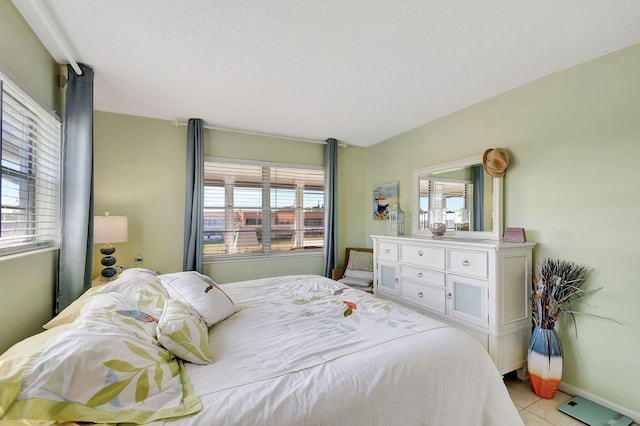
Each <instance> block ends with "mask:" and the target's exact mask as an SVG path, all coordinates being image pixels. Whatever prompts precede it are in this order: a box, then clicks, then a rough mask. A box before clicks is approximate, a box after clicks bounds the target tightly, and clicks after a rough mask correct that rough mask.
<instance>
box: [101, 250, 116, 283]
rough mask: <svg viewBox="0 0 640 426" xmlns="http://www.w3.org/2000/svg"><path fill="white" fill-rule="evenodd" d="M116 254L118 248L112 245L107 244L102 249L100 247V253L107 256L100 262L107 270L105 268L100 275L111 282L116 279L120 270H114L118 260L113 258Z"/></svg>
mask: <svg viewBox="0 0 640 426" xmlns="http://www.w3.org/2000/svg"><path fill="white" fill-rule="evenodd" d="M115 252H116V248H115V247H114V246H112V245H111V244H105V245H103V246H102V247H100V253H102V254H104V255H105V256H104V257H103V258H102V259H101V260H100V263H101V264H102V265H103V266H106V268H103V269H102V271H100V275H101V276H102V278H103V279H106V280H111V279H112V278H113V277H115V276H116V275H117V274H118V270H117V269H116V268H113V265H115V264H116V258H115V257H113V256H111V255H112V254H113V253H115Z"/></svg>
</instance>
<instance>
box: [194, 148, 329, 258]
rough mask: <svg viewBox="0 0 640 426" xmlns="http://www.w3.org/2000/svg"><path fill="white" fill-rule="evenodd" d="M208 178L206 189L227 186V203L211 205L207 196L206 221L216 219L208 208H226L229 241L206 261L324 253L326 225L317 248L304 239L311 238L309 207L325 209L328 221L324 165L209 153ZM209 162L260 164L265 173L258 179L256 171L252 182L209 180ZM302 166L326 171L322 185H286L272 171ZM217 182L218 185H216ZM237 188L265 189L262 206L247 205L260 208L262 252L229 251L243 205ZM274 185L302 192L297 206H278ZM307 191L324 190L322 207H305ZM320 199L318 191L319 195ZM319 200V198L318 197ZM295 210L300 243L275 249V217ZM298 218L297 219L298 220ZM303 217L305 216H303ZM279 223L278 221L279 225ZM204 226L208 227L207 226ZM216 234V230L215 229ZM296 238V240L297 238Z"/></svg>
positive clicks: (257, 218)
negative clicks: (237, 199) (235, 193)
mask: <svg viewBox="0 0 640 426" xmlns="http://www.w3.org/2000/svg"><path fill="white" fill-rule="evenodd" d="M204 161H205V178H204V182H203V184H204V188H205V191H206V187H207V186H209V187H211V186H217V187H220V188H224V193H223V195H222V198H221V199H223V200H224V206H221V205H215V206H213V205H212V204H207V201H206V198H207V197H206V196H205V197H204V199H205V201H204V203H203V204H204V205H203V216H204V221H205V222H207V221H208V220H215V219H212V218H210V217H209V218H208V216H207V211H209V212H210V211H211V210H214V209H217V210H218V211H219V210H221V209H222V210H223V211H224V218H225V221H224V222H225V230H224V231H222V233H223V237H222V241H223V243H224V244H225V250H226V251H225V252H221V253H210V254H206V253H205V254H204V261H205V262H224V261H237V260H251V259H256V258H269V257H286V256H305V255H306V256H309V255H313V256H318V255H322V254H323V253H324V225H323V226H322V229H323V231H322V238H321V240H322V242H321V244H320V245H319V246H317V247H305V245H304V241H305V239H307V238H308V237H306V236H305V234H306V226H305V224H306V221H305V218H304V213H305V212H306V211H307V210H309V211H311V210H314V211H321V212H322V218H323V219H322V220H323V222H324V200H325V198H326V193H325V189H324V184H325V183H324V180H325V179H324V167H323V166H316V165H308V164H294V163H277V162H271V161H260V160H245V159H235V158H224V157H212V156H205V160H204ZM207 163H228V164H230V165H237V166H239V167H241V166H249V167H251V166H254V167H259V168H260V169H261V173H260V178H259V179H260V182H257V174H256V178H255V179H256V180H255V181H248V180H242V181H239V182H236V176H235V175H234V176H233V177H232V178H229V179H227V180H226V181H224V180H222V179H220V178H218V179H216V180H213V179H209V178H208V177H207V171H206V170H207ZM283 168H284V169H300V170H308V171H313V172H316V173H317V172H321V173H322V179H321V180H322V183H321V184H318V183H316V184H311V183H309V184H306V183H303V185H302V188H301V189H300V188H297V187H296V186H295V185H292V184H283V183H280V182H272V180H271V173H273V172H274V171H277V170H278V169H283ZM231 180H233V182H231ZM214 182H215V184H214ZM237 187H247V188H260V191H261V205H260V207H257V204H256V203H253V202H252V203H247V205H246V206H244V207H246V208H247V209H248V210H250V209H256V210H259V212H260V213H258V214H256V217H255V222H256V223H255V226H257V227H258V230H257V234H258V235H259V236H260V237H261V242H260V249H259V250H258V251H250V252H241V253H238V252H232V251H230V250H229V248H230V247H231V246H232V244H233V243H232V241H233V239H232V237H233V236H234V234H235V231H233V232H232V231H231V229H230V227H231V226H235V222H236V212H237V209H238V208H242V206H243V205H242V204H239V205H237V204H236V203H235V202H234V197H233V196H230V195H229V194H230V191H233V190H234V188H237ZM272 188H281V189H294V190H295V191H298V192H300V193H299V194H298V195H296V197H295V204H294V206H293V207H291V206H277V205H273V204H274V203H273V199H272V197H273V194H272V191H271V189H272ZM306 190H313V191H316V192H317V191H319V190H321V192H322V194H323V195H322V205H321V206H320V207H314V208H306V207H304V196H303V195H304V192H305V191H306ZM315 196H316V198H317V194H316V195H315ZM314 199H315V198H314ZM219 201H220V198H219ZM292 210H293V216H294V225H292V226H293V229H292V230H291V231H292V232H293V234H294V236H293V237H292V238H298V240H297V241H298V242H297V243H295V242H294V244H297V245H296V246H294V247H293V249H290V250H272V249H271V248H272V243H273V242H274V241H272V237H273V236H274V235H275V234H276V233H277V232H278V229H274V228H273V227H272V226H273V222H274V220H283V218H281V219H277V216H278V214H277V213H278V212H285V211H286V212H290V211H292ZM295 218H297V219H295ZM300 218H301V219H300ZM247 220H252V219H251V218H247ZM296 220H298V221H299V220H302V225H301V227H300V226H295V221H296ZM287 225H288V224H284V225H282V226H287ZM275 226H277V224H276V225H275ZM203 229H205V228H204V227H203ZM284 231H287V232H288V231H289V230H284ZM300 232H301V233H302V234H301V235H298V236H296V235H295V234H296V233H298V234H299V233H300ZM214 233H215V231H214ZM294 241H296V240H295V239H294ZM203 243H204V244H207V237H206V236H205V238H204V242H203Z"/></svg>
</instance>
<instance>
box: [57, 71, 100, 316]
mask: <svg viewBox="0 0 640 426" xmlns="http://www.w3.org/2000/svg"><path fill="white" fill-rule="evenodd" d="M80 68H81V69H82V75H77V74H76V73H75V71H74V70H73V68H72V67H71V66H67V70H68V75H69V77H68V83H67V91H66V98H65V107H64V133H63V139H62V156H63V158H62V191H61V192H62V207H61V221H62V230H61V232H62V242H61V246H60V258H59V266H58V280H57V282H56V298H55V307H54V313H55V314H58V313H59V312H60V311H62V310H63V309H64V308H66V307H67V306H69V305H70V304H71V302H73V301H74V300H75V299H77V298H78V297H79V296H80V295H81V294H82V293H83V292H84V291H85V290H86V289H88V288H89V287H90V286H91V273H92V267H93V70H92V69H91V68H89V67H87V66H85V65H80Z"/></svg>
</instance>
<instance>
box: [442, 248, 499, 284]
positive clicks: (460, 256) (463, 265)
mask: <svg viewBox="0 0 640 426" xmlns="http://www.w3.org/2000/svg"><path fill="white" fill-rule="evenodd" d="M488 261H489V255H488V253H487V252H486V251H474V250H449V269H448V271H449V272H456V273H460V274H464V275H470V276H474V277H479V278H487V277H488V265H487V264H488Z"/></svg>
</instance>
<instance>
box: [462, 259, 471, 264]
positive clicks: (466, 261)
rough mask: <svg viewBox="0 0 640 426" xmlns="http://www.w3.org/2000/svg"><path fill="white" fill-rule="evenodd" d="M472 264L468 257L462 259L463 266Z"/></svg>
mask: <svg viewBox="0 0 640 426" xmlns="http://www.w3.org/2000/svg"><path fill="white" fill-rule="evenodd" d="M469 265H471V262H469V261H468V260H467V259H465V260H463V261H462V266H469Z"/></svg>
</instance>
